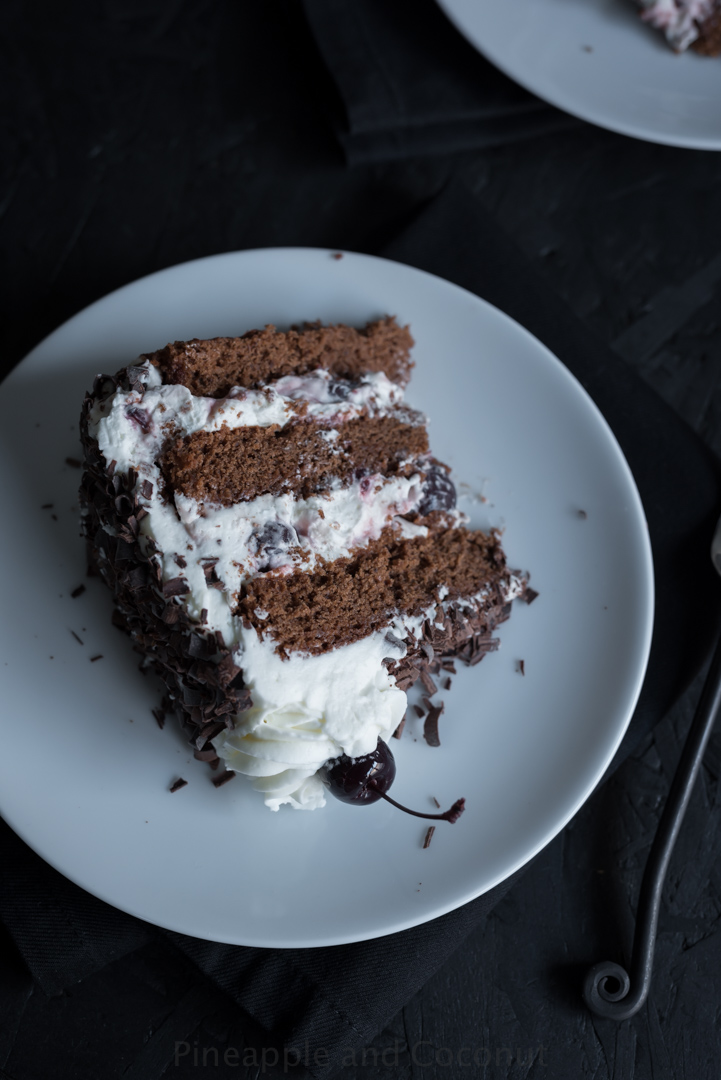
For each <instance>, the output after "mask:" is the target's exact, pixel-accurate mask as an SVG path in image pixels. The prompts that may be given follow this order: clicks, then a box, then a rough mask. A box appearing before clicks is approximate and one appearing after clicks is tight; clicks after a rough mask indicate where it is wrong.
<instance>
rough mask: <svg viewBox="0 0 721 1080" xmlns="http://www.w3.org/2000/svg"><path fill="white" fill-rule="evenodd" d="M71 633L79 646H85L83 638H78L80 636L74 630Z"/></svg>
mask: <svg viewBox="0 0 721 1080" xmlns="http://www.w3.org/2000/svg"><path fill="white" fill-rule="evenodd" d="M70 633H71V634H72V635H73V637H74V638H75V640H76V641H77V643H78V645H83V644H84V642H83V639H82V638H81V637H78V635H77V634H76V633H75V631H74V630H71V631H70Z"/></svg>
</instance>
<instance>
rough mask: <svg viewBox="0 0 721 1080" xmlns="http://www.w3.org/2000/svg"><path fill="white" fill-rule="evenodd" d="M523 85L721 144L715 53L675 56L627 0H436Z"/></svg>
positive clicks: (548, 96)
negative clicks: (712, 56) (713, 55)
mask: <svg viewBox="0 0 721 1080" xmlns="http://www.w3.org/2000/svg"><path fill="white" fill-rule="evenodd" d="M439 3H440V5H441V7H442V8H443V9H444V11H445V12H446V14H447V15H448V17H449V18H450V19H451V20H452V21H453V22H454V23H455V24H456V26H457V27H458V29H459V30H460V31H461V33H463V34H464V35H465V36H466V37H467V38H468V40H469V41H470V42H471V44H472V45H474V46H475V47H476V48H477V49H478V50H479V51H480V52H482V53H483V54H484V55H485V56H486V57H487V58H488V59H489V60H490V61H491V62H492V63H494V64H495V65H496V67H498V68H500V69H501V71H504V72H505V73H506V75H509V76H510V78H512V79H514V80H515V81H516V82H517V83H520V84H521V86H524V87H525V88H526V89H527V90H530V91H531V92H532V93H534V94H537V95H538V97H541V98H543V99H544V101H548V102H550V103H551V104H552V105H557V106H558V107H559V108H560V109H565V111H566V112H569V113H572V114H573V115H574V116H579V117H580V118H581V119H582V120H589V121H590V122H591V123H592V124H598V125H599V126H600V127H605V128H609V129H610V130H611V131H618V132H620V133H621V134H622V135H632V136H634V137H635V138H637V139H648V140H650V141H651V142H658V143H666V144H669V145H671V146H686V147H690V148H691V149H696V150H719V149H721V59H718V58H715V59H710V58H708V57H703V56H698V55H697V54H696V53H694V52H692V51H689V52H686V53H684V54H683V55H682V56H675V55H674V53H673V52H672V51H671V49H670V48H669V46H668V45H667V44H666V41H665V38H664V37H663V36H662V34H660V33H659V32H658V31H653V30H651V29H650V28H649V27H648V26H646V25H644V24H643V23H642V22H641V20H640V19H639V16H638V8H637V7H636V5H635V3H634V2H633V0H439Z"/></svg>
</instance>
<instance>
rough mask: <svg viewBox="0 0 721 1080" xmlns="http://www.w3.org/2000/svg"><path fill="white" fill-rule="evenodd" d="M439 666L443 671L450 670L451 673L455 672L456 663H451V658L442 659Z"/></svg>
mask: <svg viewBox="0 0 721 1080" xmlns="http://www.w3.org/2000/svg"><path fill="white" fill-rule="evenodd" d="M441 667H442V668H443V670H444V671H450V673H451V675H455V674H456V665H455V664H454V663H453V661H452V660H442V661H441Z"/></svg>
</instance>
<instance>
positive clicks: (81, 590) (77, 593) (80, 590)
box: [70, 585, 85, 600]
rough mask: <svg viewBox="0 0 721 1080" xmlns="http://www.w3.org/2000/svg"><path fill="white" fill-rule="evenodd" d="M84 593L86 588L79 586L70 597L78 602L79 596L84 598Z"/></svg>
mask: <svg viewBox="0 0 721 1080" xmlns="http://www.w3.org/2000/svg"><path fill="white" fill-rule="evenodd" d="M84 592H85V586H84V585H78V587H77V588H76V589H73V591H72V592H71V593H70V595H71V597H72V598H73V600H77V598H78V597H79V596H82V595H83V593H84Z"/></svg>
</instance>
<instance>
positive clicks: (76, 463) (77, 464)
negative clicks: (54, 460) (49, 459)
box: [65, 457, 83, 469]
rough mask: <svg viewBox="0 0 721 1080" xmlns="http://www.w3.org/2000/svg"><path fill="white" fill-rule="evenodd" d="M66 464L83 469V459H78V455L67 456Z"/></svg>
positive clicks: (72, 467)
mask: <svg viewBox="0 0 721 1080" xmlns="http://www.w3.org/2000/svg"><path fill="white" fill-rule="evenodd" d="M65 464H66V465H69V466H70V468H71V469H82V467H83V463H82V461H78V459H77V458H76V457H66V458H65Z"/></svg>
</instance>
